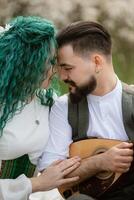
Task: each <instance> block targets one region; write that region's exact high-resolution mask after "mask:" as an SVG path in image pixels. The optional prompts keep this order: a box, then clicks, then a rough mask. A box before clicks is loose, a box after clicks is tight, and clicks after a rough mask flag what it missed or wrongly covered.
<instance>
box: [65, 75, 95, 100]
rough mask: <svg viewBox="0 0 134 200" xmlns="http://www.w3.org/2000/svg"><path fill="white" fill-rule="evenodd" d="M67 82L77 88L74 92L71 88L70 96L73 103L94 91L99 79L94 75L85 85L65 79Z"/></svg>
mask: <svg viewBox="0 0 134 200" xmlns="http://www.w3.org/2000/svg"><path fill="white" fill-rule="evenodd" d="M64 82H65V83H69V84H70V86H73V87H74V88H75V92H74V93H72V92H71V90H70V93H69V97H70V100H71V102H72V103H79V102H80V101H81V99H82V98H83V97H86V96H87V95H88V94H90V93H91V92H93V91H94V89H95V88H96V86H97V81H96V79H95V77H94V76H92V77H91V78H90V80H89V81H88V83H86V84H85V85H83V86H80V87H78V86H77V85H76V84H75V82H74V81H71V80H65V81H64Z"/></svg>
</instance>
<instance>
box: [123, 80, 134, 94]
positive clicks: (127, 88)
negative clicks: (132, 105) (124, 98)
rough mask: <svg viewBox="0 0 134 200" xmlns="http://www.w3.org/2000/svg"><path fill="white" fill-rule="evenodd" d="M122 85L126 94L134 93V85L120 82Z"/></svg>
mask: <svg viewBox="0 0 134 200" xmlns="http://www.w3.org/2000/svg"><path fill="white" fill-rule="evenodd" d="M122 86H123V91H125V92H126V93H128V94H132V95H134V85H133V84H131V85H129V84H127V83H124V82H122Z"/></svg>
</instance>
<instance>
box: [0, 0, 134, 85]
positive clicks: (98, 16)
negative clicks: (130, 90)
mask: <svg viewBox="0 0 134 200" xmlns="http://www.w3.org/2000/svg"><path fill="white" fill-rule="evenodd" d="M133 9H134V1H133V0H113V1H108V0H101V1H100V0H94V1H92V0H88V1H87V0H60V1H59V0H49V1H47V0H46V1H45V0H32V1H30V0H0V23H1V24H4V23H5V22H7V21H9V19H10V18H12V17H15V16H18V15H38V16H42V17H45V18H48V19H50V20H53V21H54V23H55V24H56V25H57V27H58V28H61V27H63V26H64V25H66V24H68V23H70V22H73V21H78V20H94V21H98V22H100V23H102V24H103V25H104V26H105V27H106V28H107V29H108V30H109V32H110V33H111V35H112V38H113V55H114V63H115V65H116V71H117V73H118V74H119V76H120V78H122V79H123V80H127V81H129V82H132V81H133V80H134V78H133V74H134V68H133V67H132V66H133V63H134V57H133V47H134V12H133ZM119 67H120V68H119Z"/></svg>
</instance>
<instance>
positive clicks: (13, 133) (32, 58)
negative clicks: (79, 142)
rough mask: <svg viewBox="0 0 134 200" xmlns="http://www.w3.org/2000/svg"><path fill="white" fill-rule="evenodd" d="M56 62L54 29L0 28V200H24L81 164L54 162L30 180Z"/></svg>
mask: <svg viewBox="0 0 134 200" xmlns="http://www.w3.org/2000/svg"><path fill="white" fill-rule="evenodd" d="M55 61H56V41H55V28H54V26H53V24H52V23H51V22H49V21H47V20H44V19H42V18H38V17H18V18H16V19H14V20H13V21H11V23H10V25H7V26H6V27H5V28H2V27H0V199H1V200H9V199H10V200H26V199H28V197H29V195H30V193H32V192H36V191H45V190H50V189H52V188H55V187H58V186H59V185H61V184H64V183H68V182H72V181H76V180H77V179H78V177H73V178H68V179H66V178H64V176H66V175H67V174H68V173H70V172H71V171H72V170H74V169H75V168H76V167H78V166H79V163H80V162H79V161H80V159H79V158H78V157H74V158H72V159H68V160H64V161H61V160H58V161H55V162H54V163H53V164H52V165H51V166H50V167H48V168H47V169H46V170H45V171H43V172H42V173H41V175H40V176H38V177H33V174H34V172H35V168H36V166H38V163H39V161H40V158H41V155H42V153H43V150H44V147H45V145H46V142H47V139H48V136H49V126H48V115H49V108H50V107H51V105H52V103H53V99H54V94H53V90H52V89H47V87H48V85H49V82H50V80H51V78H52V75H53V73H54V67H53V66H54V63H55Z"/></svg>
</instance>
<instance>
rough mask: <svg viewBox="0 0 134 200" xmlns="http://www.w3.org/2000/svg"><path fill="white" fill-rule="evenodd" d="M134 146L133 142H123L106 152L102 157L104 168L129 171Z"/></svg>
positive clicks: (121, 171)
mask: <svg viewBox="0 0 134 200" xmlns="http://www.w3.org/2000/svg"><path fill="white" fill-rule="evenodd" d="M132 147H133V144H132V143H128V142H122V143H120V144H118V145H116V146H114V147H112V148H110V149H109V150H107V151H106V152H104V153H103V155H102V158H101V168H102V170H107V171H113V172H119V173H124V172H127V171H128V170H129V168H130V166H131V162H132V160H133V149H132Z"/></svg>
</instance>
